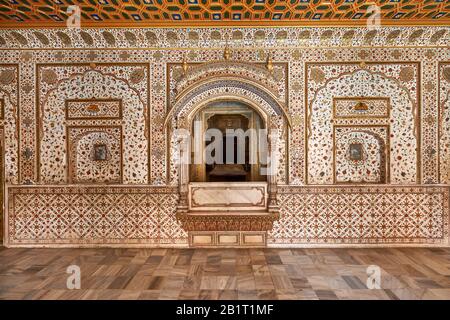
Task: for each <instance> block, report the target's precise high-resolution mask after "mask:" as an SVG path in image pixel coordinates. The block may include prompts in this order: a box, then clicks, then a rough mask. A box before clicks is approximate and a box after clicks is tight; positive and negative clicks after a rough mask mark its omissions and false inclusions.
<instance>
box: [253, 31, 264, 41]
mask: <svg viewBox="0 0 450 320" xmlns="http://www.w3.org/2000/svg"><path fill="white" fill-rule="evenodd" d="M265 37H266V34H265V33H264V31H262V30H258V31H256V32H255V40H256V41H263V40H264V38H265Z"/></svg>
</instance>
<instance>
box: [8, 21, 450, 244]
mask: <svg viewBox="0 0 450 320" xmlns="http://www.w3.org/2000/svg"><path fill="white" fill-rule="evenodd" d="M449 32H450V30H449V28H448V27H404V28H399V27H385V28H381V29H379V30H374V31H369V30H367V29H365V28H221V29H215V28H191V29H189V30H186V29H176V30H168V29H145V28H142V29H120V28H119V29H89V28H83V29H82V30H81V31H77V30H57V29H44V30H32V29H21V30H1V31H0V50H1V52H2V58H3V61H2V62H3V64H1V65H0V101H3V102H2V103H3V105H4V117H5V120H4V122H3V124H4V130H5V146H6V154H5V171H6V180H7V181H8V182H11V183H13V184H14V185H16V186H17V187H18V188H21V187H22V186H21V185H24V184H35V185H37V184H43V185H44V186H42V188H41V187H36V189H33V191H32V192H29V193H28V191H27V190H28V189H26V188H24V189H23V190H21V191H20V192H19V191H17V194H20V195H17V201H11V202H10V206H13V207H9V208H8V210H9V211H10V212H11V213H14V214H15V213H17V215H16V216H15V217H16V218H17V219H15V220H11V221H10V231H11V232H12V231H13V230H15V231H14V232H15V233H14V235H13V236H17V237H22V236H23V239H28V240H27V241H25V242H24V243H28V244H30V243H33V241H34V240H33V239H40V240H42V243H45V242H46V241H47V240H49V239H53V240H51V241H50V243H56V242H54V239H58V237H59V236H64V237H66V238H65V239H69V240H67V242H66V243H70V244H73V245H76V244H77V243H91V244H92V243H101V242H102V241H103V242H104V243H106V242H107V243H110V244H111V243H114V241H113V240H111V239H113V238H114V237H116V236H118V237H119V239H122V240H117V241H119V242H120V241H123V239H127V237H134V238H133V239H141V240H138V241H136V242H135V243H140V242H145V243H152V244H156V245H158V244H170V243H172V244H173V243H177V244H185V243H187V239H186V234H185V233H184V231H183V230H182V229H181V228H180V225H179V223H178V221H177V219H176V217H175V215H174V211H175V206H176V202H177V198H176V197H177V194H176V190H172V189H171V191H170V192H169V193H170V194H164V195H159V193H158V192H157V191H154V190H153V189H151V188H150V189H149V190H147V191H145V192H144V193H146V195H145V196H142V195H139V192H137V191H136V192H137V193H136V194H133V193H134V192H135V189H133V188H131V189H127V188H125V189H126V190H125V189H121V188H116V189H114V188H113V189H108V190H109V191H108V192H112V193H113V194H114V197H117V198H114V199H113V200H114V201H119V202H120V201H122V202H123V203H122V202H121V203H122V204H120V205H121V206H122V205H123V206H124V207H126V205H125V204H130V203H131V204H133V203H134V204H133V206H134V207H133V208H134V209H133V210H138V209H137V206H141V207H143V208H147V209H146V210H144V211H139V214H135V213H133V214H134V218H136V219H137V220H133V219H134V218H133V219H131V218H130V216H128V215H126V216H120V215H119V213H118V212H115V211H110V212H109V213H108V212H107V211H105V212H103V211H98V212H97V213H96V214H98V215H99V216H101V215H102V214H104V213H107V215H106V216H105V217H104V219H103V220H102V222H101V223H100V224H99V225H96V226H94V228H93V229H89V227H88V226H89V223H88V222H89V221H90V220H89V219H90V218H92V216H91V217H88V216H85V213H83V212H86V213H87V212H89V211H90V210H91V209H92V208H91V209H89V208H87V207H83V210H85V211H83V212H81V211H80V212H81V213H77V214H79V217H81V220H82V221H84V222H82V223H79V224H76V222H75V221H69V220H67V221H65V222H64V223H62V222H61V221H58V220H57V219H53V218H49V219H47V220H46V219H45V214H47V213H48V214H49V217H54V214H55V212H48V211H45V210H44V209H43V208H44V206H43V205H42V206H40V207H39V208H41V209H42V210H44V211H45V213H43V215H42V216H39V219H40V220H39V219H38V220H29V219H30V215H29V213H30V212H35V211H36V208H33V207H31V206H29V203H31V201H32V200H33V201H35V203H41V204H42V203H43V202H40V201H41V200H42V199H43V198H45V194H48V192H50V193H55V194H58V193H59V192H67V193H68V194H72V195H71V197H73V198H70V199H78V200H77V201H79V204H80V205H85V204H86V203H93V202H92V200H93V199H96V197H97V194H96V192H103V191H104V190H103V191H101V190H100V189H96V188H97V186H95V185H91V184H92V183H93V182H102V183H119V182H122V184H127V185H131V186H129V187H132V185H136V186H137V185H139V186H141V185H143V184H150V185H151V186H152V187H156V186H159V187H156V188H160V187H164V186H168V185H173V186H175V185H176V182H177V179H176V178H177V172H176V168H175V166H173V165H171V163H170V160H171V159H170V156H169V155H170V143H168V141H170V132H169V133H168V132H167V131H166V128H165V127H164V119H165V117H166V115H167V114H168V112H170V110H171V107H172V104H171V99H172V97H173V95H174V91H173V90H176V89H180V90H182V89H183V88H184V87H185V86H184V84H187V85H188V84H189V79H184V80H183V81H185V82H186V83H184V82H183V81H181V82H180V81H178V82H177V81H176V79H177V77H178V76H179V73H180V66H181V63H182V61H183V59H186V60H187V63H188V65H190V66H192V65H200V64H202V63H210V62H211V61H218V62H220V61H223V49H224V47H225V45H226V42H228V45H229V46H230V49H231V57H230V60H231V61H237V62H239V63H250V64H253V63H254V64H256V65H259V66H261V65H262V66H264V65H265V63H266V59H267V56H268V54H269V53H270V55H271V57H272V59H273V62H274V66H275V70H274V74H273V75H274V78H273V80H272V79H266V80H265V81H269V82H271V83H272V85H273V87H274V90H275V92H276V96H278V97H279V98H280V99H284V100H285V102H286V110H287V112H288V114H289V116H290V119H291V122H292V127H291V128H289V131H288V133H286V135H287V136H286V139H287V145H286V148H285V150H282V153H283V156H284V157H285V158H284V160H285V164H286V165H285V166H283V170H281V171H280V173H279V180H278V181H279V183H280V184H281V186H280V188H281V189H282V190H281V192H280V195H279V202H280V206H281V208H280V209H281V218H280V220H279V221H278V222H277V223H276V225H275V226H274V229H273V230H272V232H271V233H270V239H269V241H270V242H271V243H276V244H295V243H300V242H305V243H308V242H309V243H310V242H315V241H316V242H324V243H326V242H327V241H331V240H333V241H336V242H337V243H345V242H346V241H347V240H346V239H350V238H351V240H348V241H350V242H352V243H368V242H371V243H372V242H373V243H383V242H391V243H392V242H395V243H409V242H411V241H412V242H415V243H419V242H420V243H423V242H429V243H444V242H445V241H447V240H444V239H445V237H447V238H446V239H448V235H446V233H445V230H446V229H445V228H447V227H446V224H445V223H446V222H445V221H448V205H447V207H446V206H445V201H443V200H442V199H444V200H445V197H447V203H448V195H447V196H446V192H447V191H445V190H448V188H447V189H446V187H437V189H439V190H438V191H436V193H434V191H433V192H430V189H428V188H419V189H416V186H413V185H415V184H437V183H439V182H441V183H448V182H449V180H448V175H446V174H447V172H449V170H448V168H449V167H450V165H448V161H447V160H448V148H447V147H448V141H449V139H450V138H449V135H450V133H449V130H450V129H449V128H450V126H449V125H448V121H447V119H449V117H448V116H447V114H448V110H449V108H448V103H447V101H448V99H447V96H448V88H449V86H447V84H448V83H449V80H448V79H447V78H448V77H447V71H446V70H447V68H448V63H449V62H448V57H449V55H448V54H449V49H448V34H449ZM130 34H131V35H132V36H130ZM3 40H4V41H3ZM131 48H133V49H131ZM206 69H207V70H208V72H210V71H211V68H206ZM205 72H206V71H205ZM211 72H212V73H211V74H210V76H211V75H212V76H214V72H218V73H217V75H219V73H220V71H219V69H217V70H215V71H214V70H212V71H211ZM203 75H206V73H201V74H200V75H199V76H200V77H202V76H203ZM438 97H439V98H438ZM438 100H439V102H438ZM69 106H71V107H69ZM81 127H86V128H84V129H83V130H84V131H83V130H79V129H78V128H81ZM118 128H121V130H120V131H121V135H120V134H119V130H118ZM72 129H74V130H75V131H72ZM85 129H86V130H85ZM77 130H78V131H77ZM74 133H75V136H74ZM78 133H80V135H78ZM120 136H121V138H119V137H120ZM119 142H120V143H119ZM358 145H359V146H358ZM119 150H120V151H119ZM383 150H384V155H383V154H382V151H383ZM119 153H120V155H121V157H119ZM95 159H97V160H95ZM105 161H106V162H105ZM120 162H122V164H121V165H119V163H120ZM369 173H370V174H369ZM72 182H77V183H82V184H83V185H85V186H83V187H81V186H80V188H81V189H77V190H75V191H74V190H70V191H68V189H67V188H69V189H70V187H66V186H65V184H67V183H72ZM335 182H338V183H342V184H348V183H353V184H355V183H357V184H358V187H355V188H351V187H349V189H344V188H347V187H344V186H342V187H336V186H333V185H331V184H333V183H335ZM368 182H370V183H377V184H380V183H381V184H382V186H380V188H381V189H379V188H378V187H376V188H375V187H370V186H362V185H361V186H360V184H361V183H368ZM386 182H387V183H390V184H396V185H401V186H399V187H398V188H396V187H395V188H394V187H392V189H390V187H389V186H386V185H384V184H385V183H386ZM49 184H58V185H59V186H60V189H57V188H55V189H45V185H49ZM87 184H90V186H88V185H87ZM307 184H318V185H329V186H323V187H320V188H323V189H320V188H319V189H315V188H314V187H305V188H304V189H301V190H300V189H299V188H300V187H299V186H305V185H307ZM405 185H407V187H404V186H405ZM83 188H86V189H83ZM374 188H375V189H374ZM377 188H378V189H377ZM430 188H432V187H430ZM66 189H67V190H66ZM138 189H140V187H139V188H138ZM437 189H436V190H437ZM30 190H31V189H30ZM63 190H65V191H63ZM96 190H97V191H96ZM99 190H100V191H99ZM133 190H134V191H133ZM136 190H137V189H136ZM343 190H346V191H345V194H344V195H342V196H340V194H341V193H342V192H343ZM433 190H434V189H433ZM172 192H173V194H172ZM318 192H319V193H320V196H319V195H316V194H317V193H318ZM13 193H14V192H13ZM22 193H24V194H25V195H22ZM80 193H81V194H83V195H82V196H79V195H78V194H80ZM152 193H155V195H154V196H152V195H151V194H152ZM377 193H379V194H381V195H379V196H378V195H377ZM11 197H15V195H11ZM317 197H320V199H319V198H317ZM150 198H151V199H150ZM67 199H69V198H65V200H64V201H66V202H67ZM111 199H112V198H111ZM111 199H110V200H111ZM377 199H379V201H381V203H385V204H386V205H387V210H388V211H386V212H388V213H389V215H387V216H385V217H384V218H383V219H384V220H383V219H382V220H380V221H383V223H384V225H383V224H377V223H378V222H377V223H375V221H374V220H370V217H369V216H368V215H370V214H371V213H373V214H377V212H376V210H377V209H376V208H378V206H377V205H375V204H376V203H378V202H376V201H378V200H377ZM110 200H108V201H110ZM375 200H376V201H375ZM358 201H359V202H358ZM383 201H384V202H383ZM347 202H350V203H360V204H361V206H360V207H358V206H356V205H354V206H350V205H347V206H345V205H344V203H347ZM108 203H109V202H108ZM411 204H413V205H414V208H419V209H417V210H416V211H414V212H415V218H414V219H415V220H411V219H412V218H411V216H407V213H406V211H404V210H405V206H406V207H407V206H409V205H411ZM41 209H39V210H41ZM409 209H411V210H413V208H412V207H411V208H409ZM409 209H408V210H409ZM96 210H98V208H97V209H96ZM130 210H131V209H130ZM414 210H415V209H414ZM44 211H42V212H44ZM130 212H131V211H130ZM133 212H134V211H133ZM136 212H137V211H136ZM120 214H122V213H120ZM394 216H397V217H400V216H401V217H403V218H402V219H404V220H405V221H407V222H405V223H404V224H402V223H400V221H399V220H395V219H397V218H395V219H394V218H393V217H394ZM446 217H447V218H446ZM27 219H28V220H27ZM130 219H131V220H130ZM446 219H447V220H446ZM414 221H416V222H417V224H416V227H417V226H420V227H417V228H419V229H420V230H419V229H417V228H416V227H414V226H413V227H411V226H412V225H413V224H414ZM61 223H62V224H61ZM380 223H381V222H380ZM29 225H35V226H38V229H39V230H41V231H43V230H46V231H45V232H44V233H42V234H41V235H36V234H33V233H30V232H32V230H31V229H27V228H28V226H29ZM45 225H49V226H55V227H58V226H59V227H61V228H63V229H58V228H59V227H58V228H57V229H54V230H59V231H58V232H60V233H57V234H55V233H51V231H49V229H46V227H44V226H45ZM118 225H120V230H118V229H117V226H118ZM136 225H145V230H141V229H139V230H140V231H139V230H138V229H136V228H137V227H136ZM355 225H356V226H360V227H359V228H360V229H359V231H357V230H355V229H354V228H355ZM384 226H388V228H390V229H389V230H391V231H389V232H388V231H383V230H385V229H383V228H385V227H384ZM67 228H68V229H67ZM102 228H104V229H102ZM361 228H362V229H361ZM364 228H366V229H367V228H369V229H370V230H369V229H367V230H369V231H367V230H366V229H364ZM320 230H322V231H320ZM343 230H344V231H343ZM345 230H346V231H345ZM361 230H362V231H361ZM364 230H366V231H364ZM392 230H394V231H392ZM102 232H103V233H102ZM121 232H122V233H121ZM305 232H313V233H312V234H305ZM119 233H120V234H119ZM82 234H90V236H89V237H90V238H89V237H88V238H86V241H84V240H82V239H81V238H79V237H80V236H81V235H82ZM33 237H34V238H33ZM102 237H104V238H102ZM120 237H121V238H120ZM17 239H19V238H17ZM102 239H103V240H102ZM105 239H106V240H105ZM107 239H109V240H107ZM142 239H144V240H142ZM83 241H84V242H83ZM133 241H134V240H133Z"/></svg>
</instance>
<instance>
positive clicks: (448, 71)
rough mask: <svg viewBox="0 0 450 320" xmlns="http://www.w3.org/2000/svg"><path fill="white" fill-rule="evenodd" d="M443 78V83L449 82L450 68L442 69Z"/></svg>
mask: <svg viewBox="0 0 450 320" xmlns="http://www.w3.org/2000/svg"><path fill="white" fill-rule="evenodd" d="M443 76H444V79H445V81H447V82H450V67H447V68H445V69H444V72H443Z"/></svg>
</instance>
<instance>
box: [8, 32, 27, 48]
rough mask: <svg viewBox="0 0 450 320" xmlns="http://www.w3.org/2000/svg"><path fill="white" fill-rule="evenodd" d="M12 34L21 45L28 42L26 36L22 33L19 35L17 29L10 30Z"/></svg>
mask: <svg viewBox="0 0 450 320" xmlns="http://www.w3.org/2000/svg"><path fill="white" fill-rule="evenodd" d="M11 34H12V36H13V37H14V39H16V41H17V42H19V43H20V44H21V45H23V46H26V45H27V44H28V40H27V38H25V37H24V36H23V35H21V34H20V33H19V32H17V31H11Z"/></svg>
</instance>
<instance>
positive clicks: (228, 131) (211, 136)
mask: <svg viewBox="0 0 450 320" xmlns="http://www.w3.org/2000/svg"><path fill="white" fill-rule="evenodd" d="M262 130H266V122H265V120H264V118H263V117H262V116H261V115H260V114H259V112H258V111H256V110H255V109H253V108H252V107H251V106H249V105H248V104H245V103H242V102H240V101H237V100H236V101H233V100H226V101H215V102H212V103H210V104H208V105H207V106H206V107H205V108H203V109H202V110H199V111H197V113H196V115H195V116H194V120H193V124H192V128H191V132H193V137H194V138H193V139H191V164H190V174H189V177H190V179H189V181H190V182H243V181H247V182H249V181H267V176H266V175H263V174H261V170H260V169H261V168H262V167H265V166H266V164H267V152H266V151H267V150H264V149H265V147H266V145H267V144H266V143H265V141H260V140H261V139H262V138H265V134H260V132H261V131H262ZM262 136H264V137H262ZM220 137H221V139H220ZM195 152H200V153H201V154H202V157H201V159H200V160H202V161H201V163H196V154H195ZM262 157H264V159H261V158H262Z"/></svg>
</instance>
